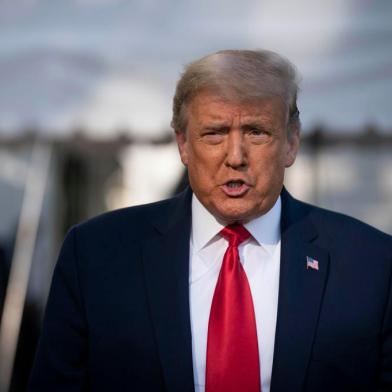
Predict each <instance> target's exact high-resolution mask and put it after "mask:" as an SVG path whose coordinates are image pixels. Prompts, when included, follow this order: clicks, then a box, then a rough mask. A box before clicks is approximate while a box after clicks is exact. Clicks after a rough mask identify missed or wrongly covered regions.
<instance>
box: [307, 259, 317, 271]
mask: <svg viewBox="0 0 392 392" xmlns="http://www.w3.org/2000/svg"><path fill="white" fill-rule="evenodd" d="M309 268H311V269H314V270H316V271H318V269H319V263H318V261H317V260H315V259H314V258H313V257H309V256H306V269H309Z"/></svg>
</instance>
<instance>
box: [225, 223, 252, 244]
mask: <svg viewBox="0 0 392 392" xmlns="http://www.w3.org/2000/svg"><path fill="white" fill-rule="evenodd" d="M220 234H221V236H222V237H223V238H225V239H226V240H227V241H229V246H238V245H240V244H241V243H242V242H244V241H246V240H247V239H248V238H249V237H250V233H249V231H248V230H246V229H245V227H244V226H242V225H238V224H235V225H228V226H226V227H225V228H223V229H222V230H221V232H220Z"/></svg>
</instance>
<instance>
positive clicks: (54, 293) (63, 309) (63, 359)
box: [28, 228, 87, 392]
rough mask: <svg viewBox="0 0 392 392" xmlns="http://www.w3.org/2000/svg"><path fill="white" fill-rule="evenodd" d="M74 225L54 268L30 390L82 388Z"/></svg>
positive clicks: (82, 324)
mask: <svg viewBox="0 0 392 392" xmlns="http://www.w3.org/2000/svg"><path fill="white" fill-rule="evenodd" d="M76 230H77V229H76V228H73V229H72V230H71V231H70V232H69V233H68V235H67V237H66V239H65V241H64V244H63V246H62V249H61V252H60V256H59V259H58V261H57V265H56V267H55V270H54V274H53V280H52V285H51V289H50V293H49V298H48V302H47V305H46V311H45V317H44V323H43V330H42V334H41V338H40V341H39V344H38V349H37V353H36V358H35V363H34V366H33V370H32V373H31V378H30V384H29V388H28V391H30V392H38V391H40V392H45V391H56V392H62V391H67V392H76V391H83V390H85V389H86V358H87V328H86V320H85V313H84V308H83V301H82V297H81V292H80V286H79V280H78V272H77V263H78V260H77V250H76Z"/></svg>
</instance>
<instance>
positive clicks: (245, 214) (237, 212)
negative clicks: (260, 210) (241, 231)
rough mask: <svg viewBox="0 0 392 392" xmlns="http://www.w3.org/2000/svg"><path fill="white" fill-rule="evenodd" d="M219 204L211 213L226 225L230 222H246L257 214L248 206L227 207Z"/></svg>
mask: <svg viewBox="0 0 392 392" xmlns="http://www.w3.org/2000/svg"><path fill="white" fill-rule="evenodd" d="M222 207H224V206H222V205H221V206H219V207H218V208H216V209H215V210H214V212H213V215H214V216H215V217H216V218H217V219H218V221H220V222H222V223H224V224H226V225H228V224H232V223H246V222H249V221H250V220H252V219H253V218H255V217H256V216H257V214H256V213H255V212H254V211H253V210H252V209H249V208H241V207H235V206H232V207H227V208H222Z"/></svg>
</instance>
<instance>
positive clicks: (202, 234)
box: [191, 194, 282, 254]
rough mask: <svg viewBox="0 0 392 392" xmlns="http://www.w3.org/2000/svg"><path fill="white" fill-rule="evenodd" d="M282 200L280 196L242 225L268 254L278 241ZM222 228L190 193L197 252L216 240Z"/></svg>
mask: <svg viewBox="0 0 392 392" xmlns="http://www.w3.org/2000/svg"><path fill="white" fill-rule="evenodd" d="M281 212H282V202H281V199H280V196H279V197H278V199H277V200H276V202H275V204H274V206H273V207H272V208H271V209H270V210H269V211H268V212H267V213H266V214H264V215H262V216H259V217H258V218H256V219H253V220H251V221H250V222H248V223H246V224H245V225H244V226H245V227H246V229H247V230H248V231H249V232H250V233H251V234H252V236H253V238H254V239H255V240H256V241H257V242H258V243H259V245H261V246H262V247H263V248H264V249H265V250H266V251H267V252H268V253H269V254H272V253H273V252H274V250H275V247H276V245H277V244H278V242H279V241H280V216H281ZM223 228H224V226H223V225H222V224H221V223H219V222H218V221H217V220H216V218H215V217H214V216H213V215H212V214H211V213H210V212H209V211H208V210H207V209H206V208H205V207H204V206H203V204H202V203H201V202H200V201H199V199H198V198H197V197H196V195H195V194H193V195H192V238H191V240H192V246H193V249H194V250H195V251H196V252H198V251H199V250H201V249H202V248H204V247H205V246H206V245H207V244H208V243H210V242H211V241H213V240H216V239H217V238H219V237H217V234H218V233H219V232H220V231H221V230H222V229H223Z"/></svg>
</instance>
